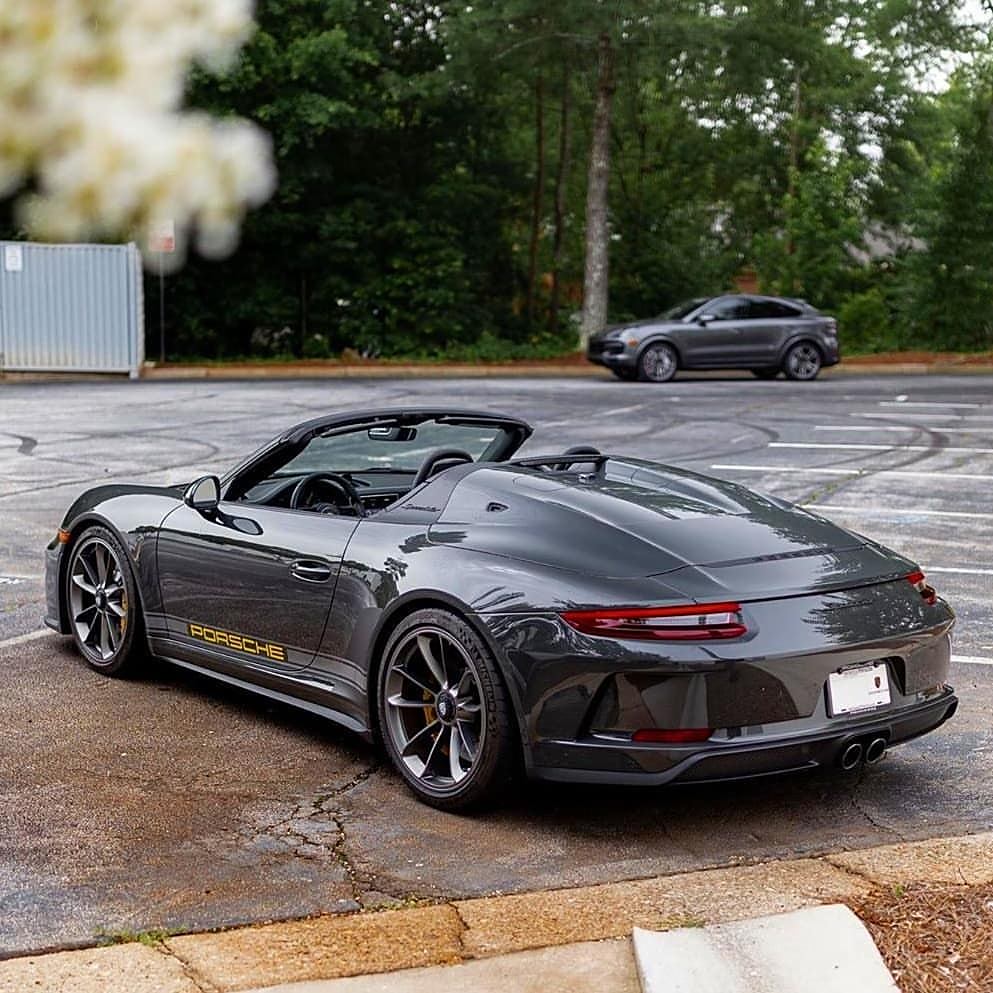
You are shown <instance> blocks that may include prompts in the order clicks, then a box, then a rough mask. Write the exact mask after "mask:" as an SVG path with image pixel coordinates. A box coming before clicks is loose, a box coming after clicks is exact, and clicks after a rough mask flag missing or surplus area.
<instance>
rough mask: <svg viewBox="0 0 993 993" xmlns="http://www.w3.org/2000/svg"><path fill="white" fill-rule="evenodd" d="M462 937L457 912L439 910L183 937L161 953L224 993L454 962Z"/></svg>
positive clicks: (458, 956)
mask: <svg viewBox="0 0 993 993" xmlns="http://www.w3.org/2000/svg"><path fill="white" fill-rule="evenodd" d="M461 932H462V922H461V921H460V920H459V917H458V914H457V913H456V912H455V910H454V908H453V907H451V906H449V905H447V904H441V905H438V906H431V907H417V908H414V909H409V910H388V911H382V912H380V913H372V914H355V915H352V916H348V917H340V916H328V917H315V918H311V919H310V920H303V921H287V922H285V923H281V924H265V925H262V926H259V927H248V928H237V929H235V930H232V931H220V932H216V933H208V934H190V935H183V936H181V937H177V938H169V939H168V940H167V941H166V947H167V949H168V950H169V951H170V952H171V953H172V954H173V955H175V956H176V957H177V958H179V959H181V960H182V961H183V962H185V963H186V964H187V966H188V968H189V969H190V970H191V971H192V972H193V973H195V974H196V975H197V976H199V977H201V978H203V979H205V980H206V981H207V982H208V983H209V984H210V986H211V987H212V988H214V989H217V990H220V991H222V993H224V991H228V990H244V989H249V988H250V987H254V986H275V985H278V984H280V983H292V982H300V981H303V980H307V979H330V978H336V977H340V976H355V975H363V974H365V973H380V972H392V971H395V970H397V969H410V968H414V967H416V966H424V965H436V964H439V963H454V962H458V961H460V960H461V958H462V945H461V942H460V935H461Z"/></svg>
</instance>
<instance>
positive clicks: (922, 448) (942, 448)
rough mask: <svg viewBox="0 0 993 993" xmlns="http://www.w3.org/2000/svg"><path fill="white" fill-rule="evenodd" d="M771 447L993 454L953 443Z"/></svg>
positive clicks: (819, 443) (781, 444)
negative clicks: (955, 446) (956, 446)
mask: <svg viewBox="0 0 993 993" xmlns="http://www.w3.org/2000/svg"><path fill="white" fill-rule="evenodd" d="M769 447H770V448H830V449H833V450H834V449H836V450H838V451H847V450H852V451H859V452H888V451H892V450H893V449H894V448H896V449H897V450H898V451H901V452H959V453H963V452H971V453H973V454H974V455H993V448H953V447H952V446H951V445H938V446H934V445H899V446H895V445H859V444H857V443H854V442H852V443H845V442H827V441H770V442H769Z"/></svg>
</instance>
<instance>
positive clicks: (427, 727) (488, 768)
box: [378, 609, 517, 811]
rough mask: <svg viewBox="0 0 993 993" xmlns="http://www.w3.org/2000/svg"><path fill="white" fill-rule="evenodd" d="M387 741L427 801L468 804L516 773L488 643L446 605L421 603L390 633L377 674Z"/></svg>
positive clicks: (493, 792) (503, 697)
mask: <svg viewBox="0 0 993 993" xmlns="http://www.w3.org/2000/svg"><path fill="white" fill-rule="evenodd" d="M378 702H379V717H380V725H381V730H382V735H383V743H384V744H385V746H386V751H387V753H388V754H389V756H390V760H391V761H392V763H393V765H394V767H395V768H396V769H397V771H398V772H399V773H400V775H401V776H402V777H403V779H404V781H405V782H406V783H407V785H408V786H409V787H410V789H411V790H412V791H413V792H414V794H415V795H416V796H417V797H418V799H420V800H422V801H423V802H424V803H427V804H430V805H431V806H432V807H438V808H440V809H442V810H452V811H456V810H466V809H468V808H470V807H477V806H480V805H481V804H483V803H486V802H490V801H492V800H493V799H495V798H496V797H497V796H498V795H499V794H500V793H501V792H502V791H503V790H504V789H505V788H506V786H507V785H508V784H509V782H510V781H511V779H512V778H513V773H514V769H515V760H516V755H517V753H516V748H515V735H514V731H513V711H512V709H511V705H510V702H509V700H508V698H507V693H506V690H505V689H504V686H503V683H502V681H501V678H500V674H499V672H498V671H497V667H496V662H495V661H494V659H493V656H492V654H491V653H490V651H489V649H488V648H487V647H486V645H485V644H484V643H483V641H482V639H481V638H480V637H479V636H478V635H477V634H476V632H475V631H474V630H473V629H472V628H471V627H469V625H468V624H466V622H465V621H464V620H462V619H461V618H460V617H458V616H457V615H455V614H453V613H450V612H449V611H447V610H441V609H437V610H436V609H430V610H418V611H416V612H415V613H413V614H411V615H410V616H409V617H407V618H405V619H404V620H403V621H401V623H400V624H399V625H398V626H397V628H396V630H395V631H394V632H393V634H392V635H391V636H390V639H389V641H388V642H387V645H386V650H385V653H384V662H383V666H382V669H381V671H380V675H379V692H378Z"/></svg>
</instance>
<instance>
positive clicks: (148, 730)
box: [0, 374, 993, 956]
mask: <svg viewBox="0 0 993 993" xmlns="http://www.w3.org/2000/svg"><path fill="white" fill-rule="evenodd" d="M405 403H411V404H424V403H431V404H445V403H451V404H453V405H460V406H465V405H472V406H478V407H484V408H491V409H495V410H503V411H506V412H508V413H512V414H516V415H518V416H523V417H525V418H526V419H528V420H530V421H531V422H532V423H533V424H534V425H535V426H536V428H537V430H536V432H535V436H534V438H532V440H531V441H530V443H529V444H528V446H527V449H526V451H525V452H523V453H522V454H538V453H541V452H548V451H558V450H561V449H562V448H564V447H566V446H568V445H573V444H580V443H590V444H594V445H597V446H598V447H600V448H601V449H602V450H604V451H617V452H625V453H629V454H634V455H639V456H642V457H646V458H652V459H657V460H659V461H665V462H671V463H675V464H678V465H682V466H686V467H690V468H694V469H697V470H700V471H704V472H709V473H712V474H715V475H720V476H724V477H726V478H729V479H733V480H735V481H737V482H741V483H744V484H746V485H749V486H752V487H754V488H757V489H760V490H764V491H766V492H770V493H774V494H776V495H778V496H781V497H784V498H786V499H789V500H793V501H796V502H799V503H804V504H807V505H810V506H812V507H814V508H816V509H817V511H818V512H819V513H822V514H824V515H825V516H826V517H830V518H831V519H832V520H835V521H837V522H838V523H840V524H842V525H843V526H845V527H850V528H852V529H854V530H856V531H859V532H862V533H864V534H867V535H869V536H871V537H873V538H875V539H877V540H879V541H882V542H883V543H885V544H888V545H890V546H892V547H894V548H895V549H897V550H898V551H901V552H903V553H904V554H906V555H908V556H909V557H911V558H914V559H916V560H918V561H920V562H921V563H922V565H923V566H924V568H925V570H926V571H927V572H928V574H929V577H930V579H931V581H932V582H933V583H934V585H935V586H937V588H938V589H939V591H940V592H941V593H942V595H944V596H946V597H947V599H948V600H949V601H950V602H951V603H952V605H953V606H954V607H955V609H956V610H957V612H958V615H959V623H958V627H957V631H956V638H955V647H954V652H955V660H956V661H955V662H954V664H953V671H952V682H953V683H954V684H955V686H956V687H957V689H958V690H959V692H960V695H961V699H962V705H961V707H960V710H959V713H958V715H957V716H956V717H955V719H954V720H953V721H952V722H950V723H949V724H948V725H946V726H945V727H944V728H942V729H941V730H940V731H938V732H936V733H935V734H933V735H931V736H928V737H926V738H924V739H921V740H918V741H916V742H912V743H910V744H908V745H906V746H904V747H902V748H900V749H896V750H894V751H893V752H892V753H891V754H890V755H889V756H888V757H887V759H886V761H885V762H883V763H882V764H881V765H879V766H877V767H875V768H873V769H871V770H869V771H867V772H864V773H856V774H847V775H846V774H841V773H834V772H831V773H828V772H824V773H818V774H814V775H802V776H791V777H782V778H775V779H768V780H758V781H752V782H747V783H741V784H733V785H723V786H697V787H680V788H671V789H667V790H651V791H637V790H607V789H589V788H582V789H580V788H566V787H562V788H555V789H550V788H549V787H548V786H542V787H540V788H532V787H528V786H522V788H521V791H520V794H519V796H517V797H516V798H515V799H514V800H513V801H512V802H511V803H510V804H509V805H508V806H507V807H505V808H504V809H501V810H499V811H496V812H494V813H491V814H488V815H486V816H484V817H477V818H474V819H470V818H462V817H455V816H452V815H447V814H442V813H439V812H437V811H433V810H430V809H428V808H426V807H422V806H420V805H419V804H417V803H416V802H415V801H413V800H412V799H411V798H410V797H409V796H408V794H407V793H406V791H405V790H404V788H403V787H402V785H401V784H400V782H399V780H398V779H397V778H396V777H395V776H394V775H393V774H392V773H390V772H389V771H388V770H387V769H386V768H385V766H384V764H383V763H382V762H381V761H380V759H379V757H378V756H377V754H376V753H375V752H374V751H373V750H372V749H371V748H370V747H369V746H367V745H365V744H364V743H363V742H361V741H360V740H358V739H357V738H355V737H354V736H352V735H350V734H349V733H347V732H345V731H343V730H340V729H338V728H336V727H334V726H331V725H329V724H326V723H323V722H321V721H319V720H317V719H315V718H312V717H309V716H306V715H303V714H301V713H297V712H296V711H295V710H292V709H290V708H287V707H281V706H278V705H274V704H271V703H269V702H268V701H263V700H260V699H255V698H252V697H249V696H248V695H245V694H241V693H238V692H236V691H233V690H231V689H229V688H226V687H223V686H221V685H219V684H218V685H215V684H213V683H210V682H208V681H206V680H204V679H200V678H197V677H194V676H192V675H191V674H188V673H183V672H180V671H177V670H173V669H171V668H169V667H167V666H162V667H161V668H157V669H155V670H154V671H153V672H151V673H150V674H149V675H148V676H146V677H144V678H142V679H140V680H137V681H131V682H124V681H116V680H108V679H105V678H103V677H101V676H98V675H97V674H95V673H93V672H91V671H90V670H89V669H87V668H86V666H85V665H84V664H83V663H82V661H81V660H80V659H79V657H78V656H77V655H76V654H75V653H74V652H73V651H72V650H71V649H70V648H69V647H68V646H67V645H66V644H65V643H64V642H63V640H62V639H60V638H58V637H56V636H54V635H52V634H46V635H43V636H41V637H33V636H32V635H33V633H34V632H36V631H37V630H38V628H39V627H40V617H41V613H42V576H41V551H42V549H43V547H44V545H45V543H46V542H47V541H48V540H49V539H50V538H51V536H52V535H53V533H54V531H55V529H56V528H57V526H58V524H59V521H60V519H61V515H62V513H63V511H64V509H65V508H66V506H67V505H68V504H69V502H70V501H71V500H72V498H73V497H74V496H75V495H77V494H78V493H79V492H80V491H81V490H83V489H85V488H87V487H88V486H90V485H93V484H95V483H96V482H101V481H110V480H117V481H126V480H129V479H140V480H142V481H147V482H154V483H170V482H179V481H183V480H188V479H190V478H193V477H195V476H196V475H198V474H201V473H204V472H208V471H218V470H223V469H225V468H227V467H228V466H230V465H231V464H232V463H233V462H234V461H235V460H237V459H240V458H241V457H242V456H243V455H245V454H247V453H248V452H250V451H252V450H253V449H254V448H256V447H257V446H258V445H259V444H261V443H262V442H263V441H265V440H267V439H268V438H269V437H271V436H272V435H274V434H275V433H277V432H278V431H279V430H281V429H282V428H284V427H286V426H288V425H289V424H292V423H294V422H296V421H300V420H303V419H305V418H307V417H310V416H314V415H315V414H316V413H318V412H322V411H326V410H333V409H338V408H349V407H362V406H369V405H375V406H392V405H401V404H405ZM991 549H993V377H987V376H957V377H951V376H949V377H940V376H916V377H910V376H888V377H865V376H846V375H844V374H841V375H837V376H834V377H832V378H830V379H824V380H821V381H818V382H816V383H812V384H798V383H787V382H781V381H777V382H773V383H766V382H759V381H756V380H753V379H751V378H738V377H735V378H726V379H715V378H695V379H694V378H679V379H677V380H676V381H675V382H673V383H670V384H668V385H665V386H655V385H651V384H624V383H619V382H614V381H611V380H608V379H605V378H600V377H599V376H592V377H591V378H589V379H582V378H577V379H568V380H566V379H562V380H552V379H490V380H464V381H458V380H441V379H419V380H403V381H400V380H396V381H387V380H378V381H357V380H355V381H322V382H307V381H293V382H251V383H239V382H209V381H205V382H199V383H169V382H147V383H124V382H80V383H33V384H29V383H5V384H2V385H0V661H2V675H0V679H2V683H0V723H2V726H3V732H2V734H0V828H2V830H0V956H3V955H10V954H14V953H23V952H26V951H32V950H39V949H42V948H50V947H55V946H62V945H67V944H74V943H86V942H90V941H92V940H94V938H95V937H97V936H99V935H113V934H118V933H122V932H138V931H144V930H148V929H153V928H170V929H178V930H187V929H191V928H205V927H212V926H220V925H224V924H232V923H237V922H242V921H248V920H262V919H273V918H280V917H290V916H301V915H306V914H310V913H316V912H321V911H334V910H353V909H356V908H357V907H360V906H376V905H381V904H386V903H390V902H392V901H397V900H400V901H406V900H410V899H414V898H431V897H437V896H442V895H444V896H465V895H477V894H483V893H490V892H494V891H503V892H506V891H513V890H523V889H535V888H542V887H553V886H561V885H568V884H574V883H580V882H595V881H601V880H613V879H622V878H633V877H637V876H646V875H652V874H659V873H666V872H676V871H684V870H687V869H691V868H696V867H702V866H711V865H724V864H730V863H736V862H742V861H749V860H753V859H766V858H770V857H777V856H792V855H796V854H802V853H817V852H824V851H829V850H838V849H842V848H848V847H857V846H865V845H871V844H878V843H884V842H886V841H892V840H898V839H914V838H922V837H928V836H935V835H944V834H952V833H964V832H969V831H973V830H976V831H978V830H983V829H989V828H990V827H993V716H991V715H993V607H991V599H993V597H991V593H993V554H991Z"/></svg>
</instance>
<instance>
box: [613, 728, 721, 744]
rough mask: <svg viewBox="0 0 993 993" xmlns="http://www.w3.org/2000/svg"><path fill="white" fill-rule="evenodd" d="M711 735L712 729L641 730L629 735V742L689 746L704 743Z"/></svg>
mask: <svg viewBox="0 0 993 993" xmlns="http://www.w3.org/2000/svg"><path fill="white" fill-rule="evenodd" d="M713 733H714V729H713V728H642V729H641V730H640V731H635V733H634V734H633V735H631V740H632V741H639V742H642V743H645V742H649V743H654V744H665V745H689V744H691V743H693V742H696V741H706V740H707V739H708V738H709V737H710V736H711V735H712V734H713Z"/></svg>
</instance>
